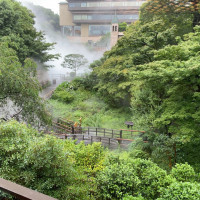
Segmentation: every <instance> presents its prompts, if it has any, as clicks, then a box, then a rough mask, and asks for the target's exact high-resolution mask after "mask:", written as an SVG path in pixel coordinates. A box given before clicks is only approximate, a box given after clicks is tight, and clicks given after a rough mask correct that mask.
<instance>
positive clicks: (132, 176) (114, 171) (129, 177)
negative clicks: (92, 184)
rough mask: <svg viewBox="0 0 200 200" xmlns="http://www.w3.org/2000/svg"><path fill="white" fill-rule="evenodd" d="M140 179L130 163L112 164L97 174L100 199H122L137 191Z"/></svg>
mask: <svg viewBox="0 0 200 200" xmlns="http://www.w3.org/2000/svg"><path fill="white" fill-rule="evenodd" d="M139 184H140V180H139V179H138V177H137V176H136V173H135V171H134V169H133V167H131V166H130V165H126V164H122V163H121V164H117V163H115V164H113V165H110V166H108V167H106V168H105V169H104V170H103V171H101V172H100V173H99V175H98V176H97V185H98V189H99V193H100V195H101V198H102V199H122V198H123V197H124V196H125V195H127V194H128V195H134V194H137V192H138V187H139Z"/></svg>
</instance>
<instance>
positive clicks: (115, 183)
mask: <svg viewBox="0 0 200 200" xmlns="http://www.w3.org/2000/svg"><path fill="white" fill-rule="evenodd" d="M173 181H175V179H173V178H171V177H170V176H169V175H167V172H166V171H165V170H163V169H161V168H159V167H158V166H157V165H156V164H154V163H153V162H151V161H150V160H142V159H135V160H132V159H126V160H123V159H121V160H120V159H119V158H117V157H116V158H115V159H113V160H111V162H110V165H109V166H108V167H106V168H105V169H104V170H103V171H101V172H100V173H99V175H98V177H97V185H98V188H99V193H100V194H101V197H102V198H103V199H121V198H123V197H125V196H126V195H130V196H137V195H138V194H140V195H142V197H144V198H145V199H148V200H151V199H152V200H154V199H156V198H158V197H159V195H160V189H161V188H165V187H167V186H169V185H170V184H171V183H172V182H173Z"/></svg>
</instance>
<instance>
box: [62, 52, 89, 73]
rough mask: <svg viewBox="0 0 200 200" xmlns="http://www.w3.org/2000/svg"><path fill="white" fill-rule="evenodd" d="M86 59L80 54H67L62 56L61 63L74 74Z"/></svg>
mask: <svg viewBox="0 0 200 200" xmlns="http://www.w3.org/2000/svg"><path fill="white" fill-rule="evenodd" d="M86 63H88V60H87V59H86V58H85V57H84V56H83V55H80V54H69V55H66V56H65V57H64V61H63V63H62V64H61V65H62V66H63V67H66V68H69V69H73V70H74V72H75V75H76V72H77V70H78V69H79V68H80V67H83V66H84V65H85V64H86Z"/></svg>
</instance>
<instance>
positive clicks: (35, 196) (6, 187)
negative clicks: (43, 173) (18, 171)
mask: <svg viewBox="0 0 200 200" xmlns="http://www.w3.org/2000/svg"><path fill="white" fill-rule="evenodd" d="M0 190H2V191H4V192H5V193H8V194H10V195H11V196H13V197H15V198H17V199H19V200H57V199H55V198H52V197H50V196H47V195H45V194H42V193H40V192H37V191H34V190H31V189H29V188H26V187H23V186H21V185H18V184H16V183H13V182H11V181H7V180H5V179H2V178H0Z"/></svg>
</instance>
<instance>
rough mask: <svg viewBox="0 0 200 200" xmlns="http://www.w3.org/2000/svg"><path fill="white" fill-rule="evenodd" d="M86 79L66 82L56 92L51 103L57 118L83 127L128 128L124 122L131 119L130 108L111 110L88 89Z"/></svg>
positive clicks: (53, 113)
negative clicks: (80, 122)
mask: <svg viewBox="0 0 200 200" xmlns="http://www.w3.org/2000/svg"><path fill="white" fill-rule="evenodd" d="M85 80H86V78H76V79H74V80H73V81H72V82H70V83H68V82H64V83H62V84H61V85H59V86H58V87H57V89H56V90H55V91H54V93H53V96H52V99H51V100H50V101H49V103H50V105H51V106H52V115H53V116H54V117H56V118H58V117H62V118H64V119H68V120H72V121H74V122H79V120H80V118H81V121H82V126H83V127H104V128H108V129H121V128H124V129H125V128H126V126H125V124H124V122H125V121H128V120H129V119H130V118H131V115H130V114H131V111H130V110H129V109H128V108H122V109H121V108H115V109H113V108H110V107H109V106H108V105H107V104H106V103H105V102H104V101H103V100H102V99H101V98H100V97H99V96H98V95H97V94H96V93H95V92H93V91H89V90H87V89H86V81H85Z"/></svg>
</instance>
